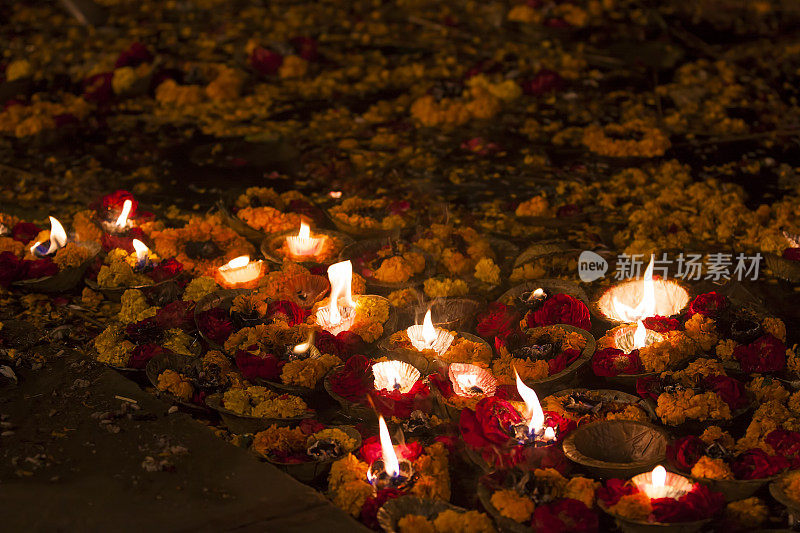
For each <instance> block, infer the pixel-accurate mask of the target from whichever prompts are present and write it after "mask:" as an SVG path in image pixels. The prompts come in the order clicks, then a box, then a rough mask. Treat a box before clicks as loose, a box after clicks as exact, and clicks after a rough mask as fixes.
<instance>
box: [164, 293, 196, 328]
mask: <svg viewBox="0 0 800 533" xmlns="http://www.w3.org/2000/svg"><path fill="white" fill-rule="evenodd" d="M155 319H156V323H157V324H158V325H159V326H161V327H162V328H164V329H172V328H179V329H182V330H184V331H193V330H194V329H195V323H194V302H186V301H184V300H176V301H174V302H171V303H169V304H167V305H165V306H164V307H162V308H161V309H159V310H158V311H157V312H156V316H155Z"/></svg>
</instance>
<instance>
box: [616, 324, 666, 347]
mask: <svg viewBox="0 0 800 533" xmlns="http://www.w3.org/2000/svg"><path fill="white" fill-rule="evenodd" d="M662 340H664V336H663V335H661V334H660V333H656V332H655V331H651V330H649V329H647V328H646V327H645V325H644V323H643V322H642V321H641V320H639V321H638V322H637V323H636V329H635V330H634V328H633V326H627V327H625V328H622V329H621V332H620V333H619V334H618V335H617V337H616V339H615V343H616V345H617V348H619V349H620V350H622V351H623V352H625V353H631V352H632V351H634V350H640V349H642V348H645V347H647V346H650V345H651V344H655V343H657V342H661V341H662Z"/></svg>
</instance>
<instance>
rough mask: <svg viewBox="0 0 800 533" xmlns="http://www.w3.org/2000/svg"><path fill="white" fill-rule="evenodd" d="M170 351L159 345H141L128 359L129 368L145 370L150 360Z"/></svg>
mask: <svg viewBox="0 0 800 533" xmlns="http://www.w3.org/2000/svg"><path fill="white" fill-rule="evenodd" d="M168 351H169V350H166V349H164V348H162V347H161V346H159V345H158V344H152V343H150V344H140V345H139V346H137V347H136V348H134V349H133V351H132V352H131V356H130V358H129V359H128V368H140V369H141V368H144V367H146V366H147V362H148V361H150V359H152V358H153V357H155V356H157V355H159V354H162V353H166V352H168Z"/></svg>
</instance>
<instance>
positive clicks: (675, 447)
mask: <svg viewBox="0 0 800 533" xmlns="http://www.w3.org/2000/svg"><path fill="white" fill-rule="evenodd" d="M767 444H769V445H770V446H772V447H773V448H775V451H776V452H777V454H778V455H769V454H768V453H766V452H765V451H764V450H762V449H760V448H753V449H750V450H747V451H746V452H744V453H741V454H739V455H737V456H736V457H735V458H734V459H733V460H731V461H730V467H731V471H732V472H733V475H734V477H735V478H736V479H764V478H768V477H771V476H774V475H777V474H780V473H781V472H783V471H784V470H786V469H788V468H790V467H792V466H793V464H792V461H795V462H798V461H797V452H798V450H800V433H796V432H794V431H786V430H782V429H779V430H775V431H773V432H771V433H770V434H769V435H768V436H767ZM705 450H706V444H705V442H703V441H702V440H700V438H698V437H696V436H694V435H689V436H687V437H682V438H680V439H677V440H676V441H675V442H673V443H672V444H670V445H669V446H667V458H668V459H669V461H670V462H671V463H672V464H673V465H675V466H676V467H677V468H679V469H680V470H681V471H683V472H690V471H691V470H692V467H694V465H695V464H696V463H697V461H699V460H700V458H701V457H703V455H705Z"/></svg>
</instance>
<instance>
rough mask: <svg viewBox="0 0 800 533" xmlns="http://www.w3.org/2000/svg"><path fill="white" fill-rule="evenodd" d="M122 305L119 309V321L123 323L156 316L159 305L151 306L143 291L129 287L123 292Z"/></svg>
mask: <svg viewBox="0 0 800 533" xmlns="http://www.w3.org/2000/svg"><path fill="white" fill-rule="evenodd" d="M120 301H121V303H122V307H121V308H120V310H119V315H118V316H117V318H119V321H120V322H122V323H123V324H131V323H133V322H139V321H140V320H144V319H145V318H150V317H151V316H155V314H156V312H158V307H150V304H148V303H147V299H146V298H145V297H144V294H143V293H142V291H140V290H138V289H128V290H127V291H125V292H123V293H122V298H121V300H120Z"/></svg>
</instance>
